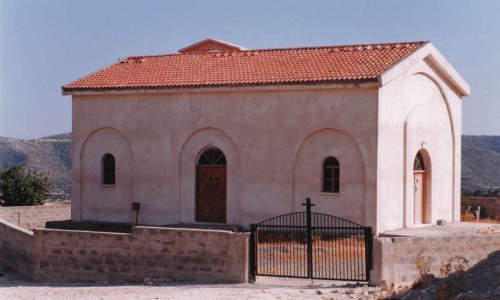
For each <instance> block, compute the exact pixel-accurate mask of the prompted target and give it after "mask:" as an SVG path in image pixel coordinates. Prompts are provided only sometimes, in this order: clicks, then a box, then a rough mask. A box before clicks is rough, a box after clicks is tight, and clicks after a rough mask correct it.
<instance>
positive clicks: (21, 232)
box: [0, 220, 35, 277]
mask: <svg viewBox="0 0 500 300" xmlns="http://www.w3.org/2000/svg"><path fill="white" fill-rule="evenodd" d="M0 265H1V266H4V267H9V268H13V269H15V270H17V271H18V272H19V273H20V274H21V275H23V276H25V277H30V276H31V274H33V271H34V267H35V260H34V257H33V232H31V231H29V230H26V229H24V228H21V227H18V226H16V225H14V224H10V223H9V222H5V221H3V220H0Z"/></svg>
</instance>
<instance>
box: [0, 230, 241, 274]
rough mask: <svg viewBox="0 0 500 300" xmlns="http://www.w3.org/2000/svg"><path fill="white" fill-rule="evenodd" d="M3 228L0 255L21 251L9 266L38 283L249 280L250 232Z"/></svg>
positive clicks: (9, 254)
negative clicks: (46, 281)
mask: <svg viewBox="0 0 500 300" xmlns="http://www.w3.org/2000/svg"><path fill="white" fill-rule="evenodd" d="M0 230H2V235H1V236H0V245H2V247H1V248H0V250H1V253H0V255H1V256H2V257H4V255H8V256H11V255H12V254H15V253H16V252H18V251H19V253H20V258H19V261H12V263H11V264H10V265H9V266H12V267H13V268H15V269H17V270H18V271H19V272H20V273H22V274H24V275H26V276H28V277H29V278H31V279H34V280H49V281H51V280H57V281H101V282H103V281H107V282H124V281H131V282H142V281H143V280H144V278H145V277H151V278H169V279H180V280H184V279H185V280H201V281H232V282H246V281H247V280H248V235H247V234H242V233H233V232H229V231H216V230H198V229H196V230H194V229H177V228H156V227H134V228H133V230H132V233H131V234H129V233H107V232H88V231H70V230H57V229H43V228H40V229H35V230H34V232H33V233H32V234H30V232H29V231H26V230H24V229H22V228H19V227H17V226H15V225H12V224H9V223H7V222H2V226H1V227H0ZM23 249H24V250H23ZM23 251H24V252H23ZM23 253H24V254H23ZM2 263H4V261H2Z"/></svg>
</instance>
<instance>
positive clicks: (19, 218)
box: [17, 212, 21, 226]
mask: <svg viewBox="0 0 500 300" xmlns="http://www.w3.org/2000/svg"><path fill="white" fill-rule="evenodd" d="M17 226H21V213H20V212H18V213H17Z"/></svg>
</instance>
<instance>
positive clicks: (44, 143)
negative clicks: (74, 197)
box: [0, 132, 500, 198]
mask: <svg viewBox="0 0 500 300" xmlns="http://www.w3.org/2000/svg"><path fill="white" fill-rule="evenodd" d="M13 164H21V165H25V166H28V167H29V168H31V169H33V170H37V171H39V172H43V173H45V174H47V176H48V177H49V179H50V180H51V181H52V182H53V184H54V188H53V193H54V195H53V197H55V198H65V197H67V196H68V195H67V194H69V191H70V185H71V133H70V132H69V133H63V134H58V135H52V136H47V137H43V138H40V139H36V140H19V139H12V138H4V137H0V168H5V167H7V166H10V165H13ZM499 188H500V136H478V135H464V136H462V189H466V190H476V189H479V190H483V191H486V190H488V189H499Z"/></svg>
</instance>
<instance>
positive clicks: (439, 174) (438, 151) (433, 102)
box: [401, 73, 456, 227]
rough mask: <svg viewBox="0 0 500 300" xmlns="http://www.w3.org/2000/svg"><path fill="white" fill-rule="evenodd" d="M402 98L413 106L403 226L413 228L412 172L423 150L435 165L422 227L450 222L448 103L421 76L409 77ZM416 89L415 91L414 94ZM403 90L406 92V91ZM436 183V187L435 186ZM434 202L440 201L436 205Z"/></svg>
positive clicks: (452, 159) (435, 84)
mask: <svg viewBox="0 0 500 300" xmlns="http://www.w3.org/2000/svg"><path fill="white" fill-rule="evenodd" d="M405 85H407V86H408V87H407V88H406V86H404V87H403V93H402V94H401V97H402V98H404V99H405V100H406V101H407V102H408V103H412V104H413V106H412V107H411V108H410V109H409V111H408V113H407V115H406V117H405V123H404V135H405V138H404V141H405V148H404V149H405V153H404V159H405V164H404V205H403V206H404V211H403V225H404V226H405V227H411V226H413V225H415V224H418V220H417V223H415V222H416V221H415V218H414V215H415V204H414V199H415V195H414V189H415V186H414V184H415V182H414V178H415V176H414V172H413V164H414V158H415V154H416V153H417V152H418V151H419V149H422V148H424V149H425V150H426V152H425V153H427V154H426V155H427V156H428V159H429V161H430V160H432V161H434V162H436V163H435V164H434V166H433V172H432V174H433V175H432V176H431V177H429V178H428V179H427V181H428V180H430V182H428V183H427V184H428V186H430V187H431V188H430V189H429V191H428V193H426V195H427V196H426V197H428V202H429V207H428V209H427V212H426V214H427V215H426V218H425V220H423V221H424V222H425V223H430V222H432V221H433V219H435V218H443V219H448V220H451V214H450V215H449V216H448V215H446V211H449V212H451V211H453V210H454V209H455V208H454V204H453V201H454V199H455V197H456V195H455V183H454V179H453V178H454V176H455V147H456V145H455V136H454V129H453V119H452V115H451V111H450V107H449V103H448V101H447V99H446V97H445V94H444V92H443V90H442V88H441V87H440V85H439V83H438V82H437V81H436V80H434V79H433V78H432V77H431V76H429V75H428V74H424V73H416V74H414V75H412V76H411V77H410V78H409V79H408V80H407V81H406V83H405ZM415 86H417V87H418V92H416V89H415ZM405 88H406V89H405ZM438 182H439V185H438V184H437V183H438ZM437 199H440V200H439V201H437Z"/></svg>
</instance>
